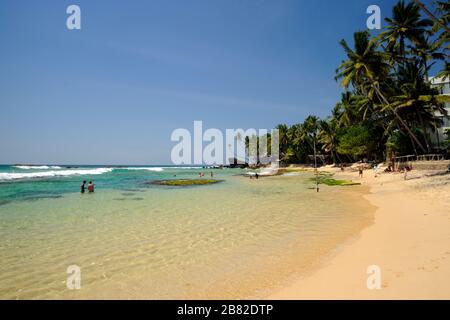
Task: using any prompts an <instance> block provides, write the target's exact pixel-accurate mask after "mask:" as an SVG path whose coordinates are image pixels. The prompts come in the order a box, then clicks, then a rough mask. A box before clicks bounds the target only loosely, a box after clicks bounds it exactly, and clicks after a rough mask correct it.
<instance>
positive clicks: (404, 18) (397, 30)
mask: <svg viewBox="0 0 450 320" xmlns="http://www.w3.org/2000/svg"><path fill="white" fill-rule="evenodd" d="M385 20H386V22H387V23H388V26H387V27H386V31H384V32H382V33H381V35H380V36H381V39H382V41H383V42H386V44H387V50H388V52H390V53H394V52H395V51H396V50H397V48H398V51H399V56H400V58H401V60H402V62H404V61H405V59H406V52H405V48H406V40H407V39H408V40H410V41H411V42H412V43H414V44H418V43H420V41H421V40H422V39H423V37H424V36H425V35H427V34H429V33H430V31H429V30H428V28H429V27H431V26H432V25H433V22H432V21H431V20H429V19H422V17H421V15H420V8H419V7H418V6H417V5H416V4H415V3H414V2H409V3H408V4H405V1H403V0H400V1H399V2H398V3H397V4H396V5H395V6H394V8H393V9H392V18H386V19H385ZM397 44H398V46H397Z"/></svg>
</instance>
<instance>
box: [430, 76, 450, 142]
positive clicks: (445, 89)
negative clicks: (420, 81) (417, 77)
mask: <svg viewBox="0 0 450 320" xmlns="http://www.w3.org/2000/svg"><path fill="white" fill-rule="evenodd" d="M430 82H431V85H432V86H433V87H435V88H438V89H439V91H440V93H441V94H442V95H446V96H450V78H445V79H444V78H442V77H441V78H438V77H431V78H430ZM445 107H446V109H447V112H448V114H449V115H450V103H449V102H447V103H446V104H445ZM439 117H440V118H442V120H443V122H444V124H443V126H442V127H440V128H439V129H438V132H437V134H435V135H432V140H433V143H434V144H435V146H436V147H438V148H440V145H441V143H442V141H444V140H446V139H447V136H446V135H445V131H446V130H447V129H450V120H449V118H446V117H442V116H441V115H439Z"/></svg>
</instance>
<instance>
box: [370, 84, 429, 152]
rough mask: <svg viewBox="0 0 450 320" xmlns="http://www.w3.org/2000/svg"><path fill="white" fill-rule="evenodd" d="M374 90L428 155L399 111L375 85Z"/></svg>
mask: <svg viewBox="0 0 450 320" xmlns="http://www.w3.org/2000/svg"><path fill="white" fill-rule="evenodd" d="M373 88H374V89H375V91H376V93H377V95H378V96H379V97H380V98H381V100H383V102H384V104H385V105H386V106H387V107H388V108H389V109H390V110H391V111H392V112H393V113H394V115H395V116H396V117H397V119H398V121H400V123H401V124H402V126H403V127H404V128H405V130H406V131H407V132H408V134H409V136H410V137H411V138H412V139H413V140H414V141H415V142H416V143H417V145H418V146H419V147H420V149H421V150H422V152H423V153H426V150H425V148H424V147H423V145H422V143H420V141H419V139H417V137H416V136H415V134H414V133H413V132H412V131H411V129H410V128H409V127H408V124H407V123H406V122H405V121H404V120H403V119H402V117H400V115H399V114H398V112H397V110H395V108H392V107H391V105H390V103H389V101H388V100H387V99H386V97H385V96H384V95H383V94H382V93H381V91H380V89H379V88H378V86H377V85H374V86H373Z"/></svg>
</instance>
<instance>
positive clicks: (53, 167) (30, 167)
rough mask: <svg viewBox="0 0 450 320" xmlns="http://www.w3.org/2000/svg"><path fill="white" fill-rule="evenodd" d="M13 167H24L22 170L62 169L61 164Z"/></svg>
mask: <svg viewBox="0 0 450 320" xmlns="http://www.w3.org/2000/svg"><path fill="white" fill-rule="evenodd" d="M13 168H17V169H22V170H48V169H62V168H61V167H60V166H13Z"/></svg>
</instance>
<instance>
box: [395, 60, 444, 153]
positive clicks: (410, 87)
mask: <svg viewBox="0 0 450 320" xmlns="http://www.w3.org/2000/svg"><path fill="white" fill-rule="evenodd" d="M425 72H426V70H424V67H423V66H422V65H421V62H420V61H419V60H418V59H416V60H415V61H409V62H407V63H406V64H404V65H402V66H400V68H399V70H398V73H397V82H398V84H397V86H398V91H399V94H398V95H396V96H394V97H392V100H393V102H392V107H394V108H396V109H397V110H398V112H399V113H402V114H403V115H404V117H408V115H409V116H410V118H411V121H410V122H411V123H414V122H417V125H418V126H419V127H420V128H421V130H422V135H423V137H424V140H425V142H426V145H427V150H428V151H431V147H430V138H429V135H428V129H432V128H433V127H434V125H435V123H436V116H435V114H437V113H440V114H442V115H445V114H446V110H445V107H444V105H443V103H442V101H443V100H444V99H446V98H447V97H438V92H437V90H436V89H434V88H431V86H430V84H429V83H428V82H426V81H425Z"/></svg>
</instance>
